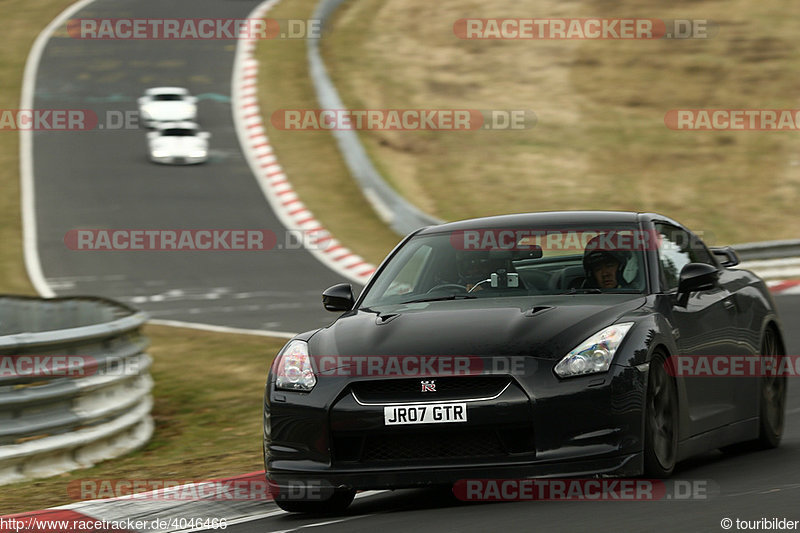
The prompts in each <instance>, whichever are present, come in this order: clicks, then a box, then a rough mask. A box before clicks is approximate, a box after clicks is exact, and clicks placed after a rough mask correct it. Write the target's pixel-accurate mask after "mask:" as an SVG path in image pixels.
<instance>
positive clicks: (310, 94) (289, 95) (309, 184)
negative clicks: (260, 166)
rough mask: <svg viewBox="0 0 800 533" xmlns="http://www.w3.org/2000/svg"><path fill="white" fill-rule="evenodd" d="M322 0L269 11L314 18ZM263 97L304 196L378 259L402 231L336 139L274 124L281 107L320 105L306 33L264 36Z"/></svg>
mask: <svg viewBox="0 0 800 533" xmlns="http://www.w3.org/2000/svg"><path fill="white" fill-rule="evenodd" d="M317 2H318V0H295V1H293V2H282V3H279V4H278V5H277V6H276V7H274V8H273V9H272V10H270V12H269V13H268V14H267V16H268V17H270V18H274V19H310V18H311V15H312V13H313V10H314V7H315V6H316V4H317ZM256 58H257V59H258V61H259V63H260V65H259V88H258V97H259V103H260V106H261V113H262V120H263V123H264V124H265V125H266V128H267V135H268V136H269V139H270V143H271V144H272V145H273V147H274V149H275V153H276V155H277V157H278V162H279V163H280V164H281V166H282V167H283V168H284V170H285V171H286V173H287V175H288V176H289V180H290V181H291V182H292V185H293V186H294V187H295V189H296V190H297V193H298V194H299V195H300V198H301V199H302V200H303V202H304V203H305V204H306V205H307V206H308V207H309V209H311V211H312V212H313V213H314V215H315V216H316V217H317V219H318V220H320V221H321V222H322V223H323V224H324V225H325V227H326V228H327V229H328V230H330V231H331V232H332V233H333V234H334V235H335V236H336V237H337V238H338V239H339V240H341V241H343V243H344V245H345V246H347V247H348V248H350V249H351V250H353V251H354V252H355V253H357V254H359V255H361V256H362V257H364V258H365V259H366V260H368V261H370V262H373V263H377V262H380V261H381V260H382V259H383V258H384V256H385V255H386V254H387V253H388V252H389V251H390V250H391V248H392V247H393V246H394V245H395V244H397V242H399V240H400V237H399V236H398V235H397V234H395V233H394V232H393V231H392V230H391V229H389V228H388V227H387V226H386V224H384V223H383V222H382V221H381V220H380V219H379V218H378V216H377V215H376V214H375V213H374V212H373V210H372V207H371V206H370V205H369V203H368V202H367V200H366V199H365V198H364V196H363V194H362V193H361V189H359V187H358V185H357V184H356V183H355V181H354V180H353V178H351V177H350V174H349V172H348V171H347V167H346V166H345V164H344V161H343V159H342V157H341V155H340V154H339V150H338V148H337V146H336V142H335V141H334V139H333V136H331V135H330V134H329V133H328V132H325V131H285V130H280V129H277V128H275V127H272V126H271V122H270V117H271V116H272V114H273V113H274V112H275V111H277V110H280V109H316V108H317V107H319V105H318V104H317V98H316V94H315V93H314V87H313V86H312V84H311V79H310V78H309V75H308V62H307V60H306V41H305V39H276V40H269V41H261V42H260V43H259V44H258V47H257V49H256Z"/></svg>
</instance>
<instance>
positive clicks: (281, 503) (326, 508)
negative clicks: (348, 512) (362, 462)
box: [275, 490, 356, 515]
mask: <svg viewBox="0 0 800 533" xmlns="http://www.w3.org/2000/svg"><path fill="white" fill-rule="evenodd" d="M355 496H356V491H355V490H337V491H336V492H334V493H333V496H331V497H330V498H328V499H327V500H290V499H283V498H280V497H278V498H276V499H275V503H276V504H277V505H278V507H280V508H281V509H283V510H284V511H287V512H290V513H308V514H316V515H332V514H339V513H341V512H344V510H345V509H347V508H348V507H349V506H350V504H351V503H352V502H353V498H355Z"/></svg>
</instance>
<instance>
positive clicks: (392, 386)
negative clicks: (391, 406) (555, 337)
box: [351, 376, 511, 403]
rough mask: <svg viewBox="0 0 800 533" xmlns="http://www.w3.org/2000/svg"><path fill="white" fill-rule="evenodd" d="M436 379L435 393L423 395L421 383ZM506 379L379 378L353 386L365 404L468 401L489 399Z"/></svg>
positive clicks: (504, 384) (494, 377) (497, 391)
mask: <svg viewBox="0 0 800 533" xmlns="http://www.w3.org/2000/svg"><path fill="white" fill-rule="evenodd" d="M430 380H434V381H435V382H436V392H422V384H421V382H422V381H430ZM510 381H511V380H510V378H508V377H507V376H464V377H461V376H459V377H445V378H424V379H420V378H414V379H408V378H405V379H380V380H371V381H360V382H357V383H353V384H352V385H351V387H352V391H353V393H355V395H356V397H357V398H358V399H359V400H360V401H362V402H365V403H384V402H409V401H423V400H427V401H438V400H467V399H470V398H490V397H492V396H496V395H498V394H500V392H502V390H503V389H504V388H505V387H506V385H508V384H509V383H510Z"/></svg>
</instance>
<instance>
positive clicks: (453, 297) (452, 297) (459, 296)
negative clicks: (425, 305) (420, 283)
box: [398, 294, 477, 305]
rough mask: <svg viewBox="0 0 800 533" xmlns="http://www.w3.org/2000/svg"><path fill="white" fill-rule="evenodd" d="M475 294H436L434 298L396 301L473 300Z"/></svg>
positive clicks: (411, 302)
mask: <svg viewBox="0 0 800 533" xmlns="http://www.w3.org/2000/svg"><path fill="white" fill-rule="evenodd" d="M475 298H477V296H475V295H473V294H451V295H450V296H438V297H435V298H427V297H426V298H417V299H416V300H406V301H405V302H398V305H403V304H415V303H421V302H442V301H444V300H473V299H475Z"/></svg>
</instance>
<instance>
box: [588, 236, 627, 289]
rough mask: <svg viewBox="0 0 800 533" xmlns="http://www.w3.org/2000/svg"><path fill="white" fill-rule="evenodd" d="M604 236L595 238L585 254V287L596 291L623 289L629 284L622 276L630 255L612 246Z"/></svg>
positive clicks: (590, 242)
mask: <svg viewBox="0 0 800 533" xmlns="http://www.w3.org/2000/svg"><path fill="white" fill-rule="evenodd" d="M604 241H606V239H605V238H604V236H603V235H597V236H596V237H593V238H592V240H590V241H589V242H588V243H586V248H585V249H584V252H583V270H584V272H585V273H586V279H585V281H584V282H583V286H584V287H586V288H596V289H622V288H626V287H628V283H627V282H626V281H625V278H624V277H623V276H622V272H623V271H624V270H625V265H626V264H627V263H628V257H629V254H628V252H626V251H623V250H619V249H616V248H614V247H612V246H610V245H609V244H608V243H607V242H604Z"/></svg>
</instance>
